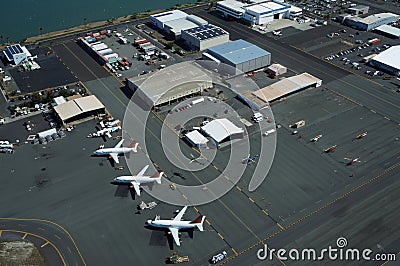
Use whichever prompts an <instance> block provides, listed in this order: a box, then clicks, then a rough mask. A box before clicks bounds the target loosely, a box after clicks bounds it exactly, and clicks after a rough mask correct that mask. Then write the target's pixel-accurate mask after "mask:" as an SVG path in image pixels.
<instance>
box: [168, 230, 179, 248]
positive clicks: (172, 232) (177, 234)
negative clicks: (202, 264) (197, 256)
mask: <svg viewBox="0 0 400 266" xmlns="http://www.w3.org/2000/svg"><path fill="white" fill-rule="evenodd" d="M169 231H170V232H171V234H172V237H173V238H174V240H175V243H176V244H177V245H178V246H180V245H181V242H180V241H179V232H178V231H179V230H178V229H177V228H171V227H170V228H169Z"/></svg>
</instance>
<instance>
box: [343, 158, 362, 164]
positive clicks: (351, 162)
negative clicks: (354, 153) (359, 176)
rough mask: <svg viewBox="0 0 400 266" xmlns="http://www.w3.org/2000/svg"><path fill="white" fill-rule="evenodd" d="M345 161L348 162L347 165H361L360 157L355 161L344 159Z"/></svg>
mask: <svg viewBox="0 0 400 266" xmlns="http://www.w3.org/2000/svg"><path fill="white" fill-rule="evenodd" d="M344 159H345V160H348V161H349V162H348V163H347V165H353V164H354V163H357V162H358V163H361V161H360V157H358V158H355V159H351V158H344Z"/></svg>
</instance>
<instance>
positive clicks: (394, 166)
mask: <svg viewBox="0 0 400 266" xmlns="http://www.w3.org/2000/svg"><path fill="white" fill-rule="evenodd" d="M399 166H400V162H398V163H396V164H394V165H392V166H391V167H389V168H387V169H385V170H384V171H383V172H381V173H380V174H379V175H376V176H375V177H372V178H371V179H369V180H367V181H365V182H364V183H362V184H360V185H358V186H356V187H354V188H353V189H352V190H350V191H348V192H346V193H344V194H342V195H341V196H339V197H337V198H335V199H334V200H332V201H330V202H328V203H326V204H325V205H323V206H321V207H319V208H318V209H316V210H314V211H312V212H310V213H308V214H307V215H305V216H303V217H301V218H300V219H298V220H297V221H294V222H292V223H291V224H288V225H286V226H285V227H283V229H280V230H278V231H275V232H274V233H272V234H271V235H269V236H267V237H265V238H264V239H262V240H260V241H259V242H258V243H255V244H254V245H252V246H250V247H249V248H247V249H244V250H243V251H241V252H239V255H242V254H244V253H246V252H247V251H249V250H250V249H252V248H254V247H256V246H258V245H260V244H263V243H264V242H265V241H267V240H269V239H271V238H272V237H274V236H276V235H278V234H280V233H282V232H283V231H286V230H287V229H289V228H291V227H293V226H295V225H298V224H300V223H301V222H303V221H305V220H306V219H308V218H310V217H312V216H313V215H315V214H317V213H319V212H320V211H322V210H324V209H326V208H328V207H329V206H331V205H333V204H335V203H336V202H338V201H340V200H342V199H345V198H347V197H348V196H349V195H350V194H352V193H354V192H356V191H358V190H360V189H361V188H363V187H365V186H367V185H368V184H370V183H372V182H374V181H376V180H378V179H379V178H381V177H382V176H384V175H385V174H387V173H389V172H390V171H392V170H394V169H396V168H397V167H399ZM236 257H237V256H235V257H232V256H231V257H229V258H227V259H226V260H225V261H224V263H226V262H228V261H231V260H233V259H235V258H236Z"/></svg>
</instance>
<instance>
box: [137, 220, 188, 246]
mask: <svg viewBox="0 0 400 266" xmlns="http://www.w3.org/2000/svg"><path fill="white" fill-rule="evenodd" d="M144 228H146V229H148V230H152V231H153V232H152V233H151V237H150V241H149V246H166V244H167V243H168V246H169V249H170V250H173V249H174V245H175V246H176V244H175V241H174V238H173V237H172V235H171V234H170V232H169V231H168V230H165V229H163V228H157V227H152V226H149V225H145V226H144ZM193 231H194V230H193V229H186V230H185V229H180V230H179V237H180V240H181V241H182V240H183V241H184V239H185V238H187V237H186V233H187V235H188V236H189V238H191V239H193ZM165 237H167V241H165Z"/></svg>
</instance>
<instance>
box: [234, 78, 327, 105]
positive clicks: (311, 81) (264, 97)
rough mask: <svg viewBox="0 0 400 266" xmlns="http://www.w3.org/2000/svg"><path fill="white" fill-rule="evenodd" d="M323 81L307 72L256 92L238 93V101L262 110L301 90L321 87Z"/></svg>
mask: <svg viewBox="0 0 400 266" xmlns="http://www.w3.org/2000/svg"><path fill="white" fill-rule="evenodd" d="M321 84H322V80H321V79H319V78H317V77H314V76H313V75H311V74H309V73H307V72H305V73H302V74H300V75H296V76H293V77H289V78H284V79H281V80H279V81H278V82H276V83H274V84H271V85H269V86H266V87H264V88H262V89H259V90H256V91H244V92H241V93H238V95H237V96H238V99H239V100H241V101H243V102H245V103H247V105H249V106H250V108H252V109H253V110H260V109H263V108H265V107H267V106H268V103H269V102H272V101H275V100H278V99H281V98H282V97H285V96H288V95H290V94H293V93H295V92H297V91H299V90H302V89H305V88H309V87H319V86H321Z"/></svg>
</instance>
